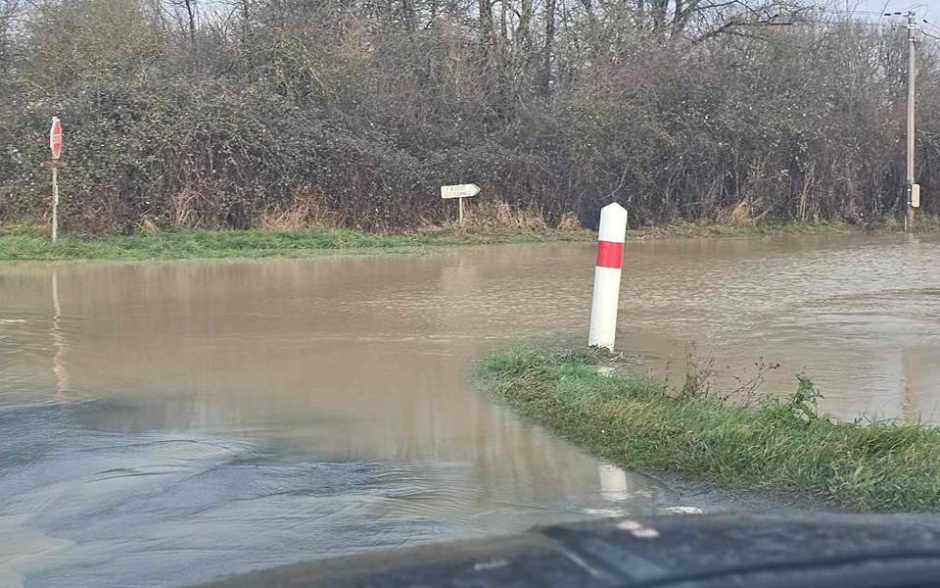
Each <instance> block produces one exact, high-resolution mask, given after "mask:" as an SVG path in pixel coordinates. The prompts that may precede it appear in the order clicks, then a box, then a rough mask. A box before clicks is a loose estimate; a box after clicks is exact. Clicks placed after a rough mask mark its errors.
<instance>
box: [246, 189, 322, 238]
mask: <svg viewBox="0 0 940 588" xmlns="http://www.w3.org/2000/svg"><path fill="white" fill-rule="evenodd" d="M339 220H340V219H339V218H338V217H337V215H336V213H335V212H333V211H331V210H329V208H328V207H327V206H326V204H325V202H324V198H323V195H322V194H321V193H320V192H316V191H307V192H302V193H300V194H297V195H296V196H295V197H294V200H293V202H292V203H291V204H290V205H289V206H287V207H281V206H277V207H275V208H273V209H271V210H269V211H267V212H266V213H264V214H263V215H262V216H261V221H260V229H261V230H262V231H269V232H273V233H294V232H297V231H303V230H304V229H307V228H310V227H334V228H335V227H337V226H339V224H340V223H339Z"/></svg>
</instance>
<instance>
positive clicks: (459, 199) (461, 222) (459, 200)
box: [457, 198, 463, 226]
mask: <svg viewBox="0 0 940 588" xmlns="http://www.w3.org/2000/svg"><path fill="white" fill-rule="evenodd" d="M457 202H458V203H459V208H458V210H459V211H460V212H459V213H458V215H459V220H458V224H460V226H463V198H458V199H457Z"/></svg>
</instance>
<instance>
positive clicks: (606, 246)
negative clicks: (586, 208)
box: [588, 202, 627, 351]
mask: <svg viewBox="0 0 940 588" xmlns="http://www.w3.org/2000/svg"><path fill="white" fill-rule="evenodd" d="M626 236H627V211H626V209H624V207H622V206H620V205H619V204H617V203H616V202H613V203H611V204H608V205H607V206H605V207H604V208H602V209H601V225H600V230H599V231H598V234H597V263H596V266H595V268H594V300H593V302H592V303H591V331H590V334H589V335H588V345H590V346H592V347H595V346H596V347H606V348H607V349H609V350H610V351H613V350H614V338H615V337H616V336H617V304H618V301H619V299H620V273H621V271H622V269H623V242H624V240H625V239H626Z"/></svg>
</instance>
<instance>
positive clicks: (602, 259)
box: [597, 241, 623, 269]
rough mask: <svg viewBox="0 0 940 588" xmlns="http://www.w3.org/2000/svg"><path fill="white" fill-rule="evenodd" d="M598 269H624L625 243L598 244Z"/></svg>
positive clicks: (608, 242)
mask: <svg viewBox="0 0 940 588" xmlns="http://www.w3.org/2000/svg"><path fill="white" fill-rule="evenodd" d="M597 267H612V268H614V269H621V268H622V267H623V243H612V242H610V241H598V242H597Z"/></svg>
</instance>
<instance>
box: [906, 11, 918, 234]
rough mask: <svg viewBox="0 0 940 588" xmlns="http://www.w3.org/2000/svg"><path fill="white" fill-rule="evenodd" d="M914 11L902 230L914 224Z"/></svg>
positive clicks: (910, 33)
mask: <svg viewBox="0 0 940 588" xmlns="http://www.w3.org/2000/svg"><path fill="white" fill-rule="evenodd" d="M914 26H915V24H914V12H913V11H911V12H908V13H907V38H908V49H907V52H908V56H907V59H908V61H907V190H906V200H907V211H906V212H907V215H906V216H905V218H904V230H906V231H909V230H911V229H912V228H913V225H914V207H913V206H912V202H911V197H912V193H913V186H914V95H915V94H914V89H915V88H914V84H915V82H916V80H917V63H916V53H917V40H916V38H915V34H914Z"/></svg>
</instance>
